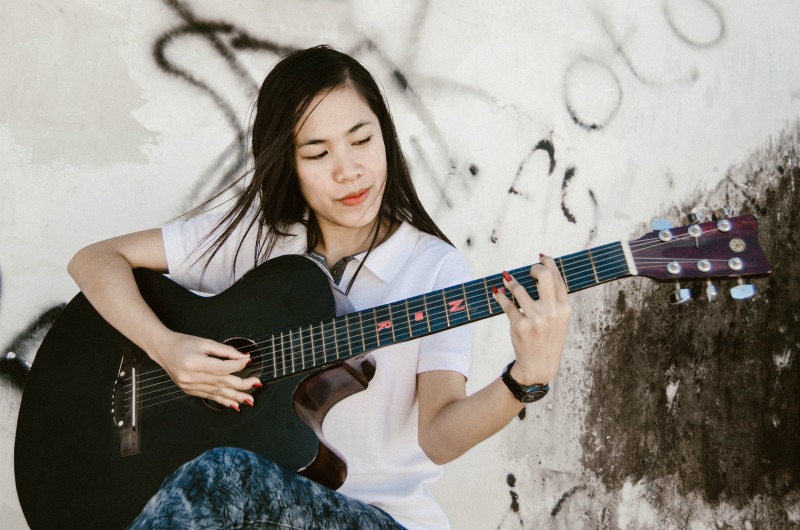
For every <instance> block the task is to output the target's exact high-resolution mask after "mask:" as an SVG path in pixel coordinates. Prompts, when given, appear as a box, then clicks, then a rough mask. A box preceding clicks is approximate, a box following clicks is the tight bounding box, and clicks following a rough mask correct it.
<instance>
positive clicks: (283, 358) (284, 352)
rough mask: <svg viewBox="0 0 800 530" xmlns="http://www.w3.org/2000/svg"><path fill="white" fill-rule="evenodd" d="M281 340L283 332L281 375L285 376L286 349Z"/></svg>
mask: <svg viewBox="0 0 800 530" xmlns="http://www.w3.org/2000/svg"><path fill="white" fill-rule="evenodd" d="M285 344H286V343H285V342H284V338H283V332H282V331H281V365H282V366H281V375H286V347H285Z"/></svg>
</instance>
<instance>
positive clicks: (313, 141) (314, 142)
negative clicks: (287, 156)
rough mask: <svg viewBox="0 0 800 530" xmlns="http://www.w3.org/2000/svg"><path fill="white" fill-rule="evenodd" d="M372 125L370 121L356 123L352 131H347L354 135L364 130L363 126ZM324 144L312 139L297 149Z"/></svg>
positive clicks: (321, 141) (322, 141) (351, 128)
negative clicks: (361, 129)
mask: <svg viewBox="0 0 800 530" xmlns="http://www.w3.org/2000/svg"><path fill="white" fill-rule="evenodd" d="M371 123H372V122H370V121H360V122H358V123H356V124H355V125H353V126H352V127H350V129H348V130H347V134H353V133H354V132H356V131H357V130H359V129H360V128H362V127H363V126H365V125H370V124H371ZM322 143H325V140H318V139H312V140H307V141H305V142H303V143H302V144H300V145H298V146H297V147H298V149H299V148H300V147H305V146H307V145H317V144H322Z"/></svg>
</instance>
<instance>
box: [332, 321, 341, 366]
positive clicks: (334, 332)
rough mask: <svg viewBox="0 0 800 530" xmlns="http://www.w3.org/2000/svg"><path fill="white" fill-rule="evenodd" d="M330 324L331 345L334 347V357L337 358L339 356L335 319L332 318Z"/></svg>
mask: <svg viewBox="0 0 800 530" xmlns="http://www.w3.org/2000/svg"><path fill="white" fill-rule="evenodd" d="M331 326H333V347H334V348H335V349H336V359H337V360H338V359H339V358H340V357H339V338H338V337H337V336H336V319H335V318H334V319H333V320H332V321H331Z"/></svg>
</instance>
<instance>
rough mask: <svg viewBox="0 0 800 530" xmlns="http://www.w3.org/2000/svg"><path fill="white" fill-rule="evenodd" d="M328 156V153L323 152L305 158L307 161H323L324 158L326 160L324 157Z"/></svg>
mask: <svg viewBox="0 0 800 530" xmlns="http://www.w3.org/2000/svg"><path fill="white" fill-rule="evenodd" d="M327 154H328V152H327V151H323V152H321V153H320V154H318V155H313V156H304V157H303V158H305V159H306V160H321V159H322V158H324V157H325V155H327Z"/></svg>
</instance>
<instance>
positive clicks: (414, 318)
mask: <svg viewBox="0 0 800 530" xmlns="http://www.w3.org/2000/svg"><path fill="white" fill-rule="evenodd" d="M406 303H407V304H408V327H409V334H410V336H411V338H416V337H419V336H422V335H426V334H427V333H428V332H429V331H430V329H429V328H428V313H427V310H426V307H425V299H424V296H415V297H413V298H409V299H408V300H406Z"/></svg>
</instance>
